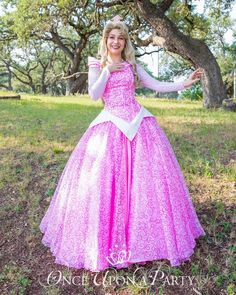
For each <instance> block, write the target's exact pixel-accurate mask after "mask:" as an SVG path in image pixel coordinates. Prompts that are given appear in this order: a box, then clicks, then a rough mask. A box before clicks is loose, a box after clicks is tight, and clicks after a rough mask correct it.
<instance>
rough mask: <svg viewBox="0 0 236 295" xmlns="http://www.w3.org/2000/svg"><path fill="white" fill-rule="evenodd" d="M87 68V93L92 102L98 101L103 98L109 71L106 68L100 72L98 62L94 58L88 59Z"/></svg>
mask: <svg viewBox="0 0 236 295" xmlns="http://www.w3.org/2000/svg"><path fill="white" fill-rule="evenodd" d="M88 66H89V72H88V93H89V95H90V96H91V98H92V99H93V100H98V99H99V98H102V96H103V93H104V90H105V88H106V83H107V80H108V78H109V76H110V71H109V70H108V68H107V67H104V68H103V69H102V70H101V68H100V62H99V61H98V60H97V59H96V58H94V57H89V58H88Z"/></svg>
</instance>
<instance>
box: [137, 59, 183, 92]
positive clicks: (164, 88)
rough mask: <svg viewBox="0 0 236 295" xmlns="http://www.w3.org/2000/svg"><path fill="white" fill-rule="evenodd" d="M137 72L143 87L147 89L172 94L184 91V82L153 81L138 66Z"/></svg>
mask: <svg viewBox="0 0 236 295" xmlns="http://www.w3.org/2000/svg"><path fill="white" fill-rule="evenodd" d="M137 72H138V75H139V77H140V82H141V85H142V86H143V87H147V88H150V89H152V90H155V91H158V92H172V91H179V90H183V89H185V87H184V82H162V81H158V80H156V79H154V78H153V77H152V76H150V75H149V74H148V73H147V72H146V71H145V70H144V69H143V67H142V66H141V65H139V64H137Z"/></svg>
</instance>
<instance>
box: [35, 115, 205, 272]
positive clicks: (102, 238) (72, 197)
mask: <svg viewBox="0 0 236 295" xmlns="http://www.w3.org/2000/svg"><path fill="white" fill-rule="evenodd" d="M40 230H41V232H42V233H43V234H44V235H43V239H42V243H43V244H44V245H45V246H48V247H50V249H51V252H52V254H53V255H54V256H55V263H58V264H62V265H65V266H68V267H73V268H77V269H80V268H85V269H88V270H91V271H100V270H104V269H106V268H109V267H116V268H125V267H128V266H129V265H131V264H133V263H139V262H140V263H142V264H143V263H145V262H147V261H153V260H160V259H168V260H169V261H170V264H171V266H178V265H180V264H181V263H182V262H183V261H186V260H188V259H189V258H190V256H191V255H192V254H193V252H194V247H195V245H196V242H195V239H196V238H198V237H199V236H204V235H205V232H204V230H203V228H202V226H201V224H200V222H199V220H198V217H197V215H196V211H195V209H194V206H193V203H192V200H191V198H190V196H189V192H188V189H187V186H186V184H185V180H184V177H183V174H182V172H181V169H180V166H179V164H178V162H177V159H176V157H175V154H174V152H173V149H172V147H171V145H170V142H169V141H168V139H167V137H166V135H165V133H164V131H163V130H162V128H161V127H160V126H159V124H158V123H157V121H156V119H155V117H146V118H144V119H143V120H142V122H141V125H140V127H139V129H138V132H137V134H136V135H135V137H134V139H133V140H132V141H129V140H128V139H127V138H126V136H125V135H124V134H123V133H122V132H121V131H120V130H119V129H118V128H117V127H116V126H115V125H114V124H113V123H112V122H104V123H101V124H98V125H96V126H93V127H91V128H88V129H87V130H86V132H85V133H84V134H83V136H82V137H81V139H80V140H79V142H78V144H77V145H76V147H75V149H74V150H73V152H72V154H71V156H70V158H69V160H68V162H67V164H66V166H65V168H64V170H63V172H62V174H61V176H60V179H59V182H58V184H57V187H56V190H55V192H54V195H53V197H52V200H51V203H50V205H49V207H48V209H47V211H46V214H45V215H44V217H43V219H42V221H41V223H40Z"/></svg>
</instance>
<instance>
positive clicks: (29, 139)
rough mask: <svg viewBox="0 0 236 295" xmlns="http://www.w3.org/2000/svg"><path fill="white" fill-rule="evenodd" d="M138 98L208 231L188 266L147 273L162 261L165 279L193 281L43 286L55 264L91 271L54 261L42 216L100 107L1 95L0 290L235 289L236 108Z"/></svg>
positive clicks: (84, 100) (74, 100)
mask: <svg viewBox="0 0 236 295" xmlns="http://www.w3.org/2000/svg"><path fill="white" fill-rule="evenodd" d="M138 101H139V102H140V103H141V104H143V105H144V106H145V107H146V108H147V109H148V110H150V111H151V112H152V113H153V114H154V115H155V116H156V118H157V121H158V122H159V124H160V125H161V126H162V128H163V129H164V130H165V131H166V134H167V135H168V138H169V140H170V142H171V143H172V145H173V148H174V150H175V153H176V156H177V158H178V160H179V163H180V165H181V167H182V170H183V173H184V175H185V178H186V181H187V184H188V187H189V190H190V193H191V196H192V199H193V202H194V204H195V208H196V211H197V214H198V216H199V219H200V221H201V223H202V225H203V227H204V229H205V231H206V233H207V236H206V237H202V238H200V239H199V240H198V241H197V247H196V251H195V253H194V255H193V256H192V258H191V263H184V264H183V265H181V266H180V267H174V268H170V267H169V265H168V263H167V262H166V261H164V262H163V261H156V262H152V263H149V264H148V265H146V266H145V268H144V269H143V270H142V271H143V273H146V272H147V270H149V271H150V270H151V269H152V268H153V267H156V268H157V266H159V265H162V270H163V271H165V272H166V274H168V275H169V276H176V277H181V276H195V280H194V285H193V286H189V285H187V284H186V285H170V284H168V283H166V284H165V285H160V284H154V285H145V284H144V283H140V284H138V285H134V284H131V283H130V284H125V285H122V284H121V285H119V284H116V283H115V282H113V284H112V285H110V286H108V287H104V286H102V285H101V286H96V285H95V284H94V283H93V281H92V280H91V282H90V283H89V284H88V285H86V286H84V287H83V288H85V290H86V292H85V291H83V290H82V289H83V288H82V287H81V286H75V285H69V284H65V285H64V286H63V284H62V283H60V284H57V285H52V286H47V287H44V286H41V284H40V281H41V282H44V283H45V281H46V278H47V276H48V274H49V273H50V272H51V271H53V270H54V271H56V270H61V271H62V273H63V274H64V275H65V276H66V277H68V276H69V275H73V276H76V275H81V274H82V273H83V274H86V275H88V276H90V277H91V276H92V275H91V273H90V272H88V271H85V270H75V269H67V268H66V267H63V266H59V265H56V264H54V263H53V261H54V257H53V256H52V255H51V253H50V250H49V249H48V248H46V247H45V246H43V245H42V244H41V238H42V234H41V233H40V231H39V222H40V221H41V218H42V217H43V215H44V213H45V211H46V209H47V207H48V205H49V203H50V199H51V196H52V194H53V192H54V189H55V186H56V183H57V181H58V178H59V176H60V173H61V172H62V170H63V167H64V165H65V163H66V161H67V160H68V158H69V156H70V154H71V152H72V150H73V148H74V147H75V145H76V143H77V142H78V140H79V139H80V137H81V136H82V134H83V133H84V132H85V130H86V129H87V128H88V125H89V123H90V122H91V121H92V120H93V119H94V118H95V117H96V115H97V114H98V113H99V112H100V110H101V109H102V104H101V102H93V101H92V100H91V99H89V97H88V96H75V97H46V96H32V95H23V97H22V99H21V100H12V99H10V100H9V99H6V100H0V165H1V170H0V202H1V208H0V213H1V214H0V218H1V233H0V246H1V253H0V257H1V262H0V269H1V274H0V290H1V294H34V295H35V294H148V295H149V294H168V295H169V294H181V295H182V294H188V295H189V294H229V295H233V294H236V286H235V279H236V276H235V273H236V265H235V261H234V259H233V257H234V255H235V251H236V246H235V243H234V241H235V233H234V232H233V228H235V223H236V217H235V215H236V214H235V213H236V210H235V201H236V114H235V113H231V112H226V111H223V110H218V111H213V110H206V109H204V108H203V107H202V105H201V103H200V102H190V101H184V102H180V101H171V100H156V99H141V98H140V99H138ZM132 270H134V268H132V269H131V270H130V271H129V272H128V271H126V270H124V269H123V270H120V271H118V274H119V275H121V276H122V275H123V276H127V275H129V274H130V273H131V271H132ZM103 275H104V274H102V273H101V274H100V277H102V276H103ZM45 284H46V283H45ZM194 289H195V291H194ZM158 292H159V293H158ZM191 292H192V293H191ZM197 292H201V293H197Z"/></svg>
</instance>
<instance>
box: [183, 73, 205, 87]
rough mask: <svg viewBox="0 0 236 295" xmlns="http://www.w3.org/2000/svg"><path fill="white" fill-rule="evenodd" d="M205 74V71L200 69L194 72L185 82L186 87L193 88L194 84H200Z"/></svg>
mask: <svg viewBox="0 0 236 295" xmlns="http://www.w3.org/2000/svg"><path fill="white" fill-rule="evenodd" d="M202 74H203V71H202V70H201V69H200V68H199V69H197V70H195V71H194V72H192V73H191V74H190V75H189V77H188V79H186V80H185V81H184V87H185V88H187V87H191V86H192V85H193V84H194V83H196V82H198V81H199V80H200V78H201V76H202Z"/></svg>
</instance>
